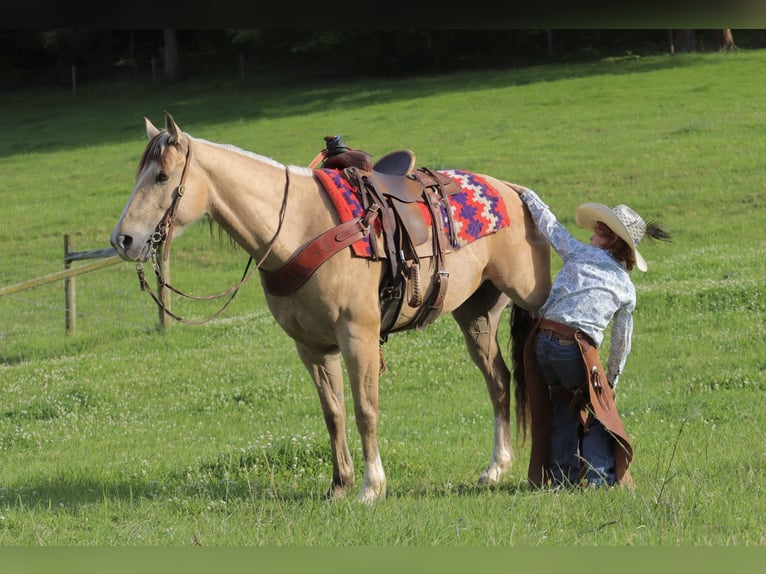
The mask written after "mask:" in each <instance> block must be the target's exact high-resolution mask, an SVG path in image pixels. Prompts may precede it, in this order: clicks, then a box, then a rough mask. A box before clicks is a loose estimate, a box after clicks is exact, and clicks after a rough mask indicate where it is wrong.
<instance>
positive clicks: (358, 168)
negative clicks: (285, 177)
mask: <svg viewBox="0 0 766 574" xmlns="http://www.w3.org/2000/svg"><path fill="white" fill-rule="evenodd" d="M325 142H326V143H327V148H326V149H325V150H322V151H321V152H320V153H319V154H318V155H317V157H316V158H315V159H314V161H312V163H311V164H310V167H312V168H315V167H317V166H319V165H320V164H321V167H324V168H327V169H338V170H341V171H342V172H343V175H344V177H345V178H346V179H347V180H348V182H349V183H350V184H351V185H352V186H355V187H357V188H358V190H359V194H360V201H361V204H362V208H363V209H364V211H365V215H364V216H362V217H360V218H358V219H356V220H353V221H347V222H345V223H342V224H341V225H339V226H337V227H335V228H333V229H331V230H329V231H327V232H326V233H324V234H322V235H321V236H320V237H318V238H316V239H315V240H314V241H313V242H311V243H309V244H308V245H307V246H306V247H305V248H304V249H303V250H301V251H300V252H299V253H297V254H296V255H295V256H294V257H293V258H292V259H291V260H290V261H288V263H287V264H286V265H285V266H284V267H282V268H281V269H278V270H277V271H274V272H266V271H261V276H262V280H263V283H264V286H265V287H266V289H267V290H268V291H269V292H270V293H272V294H276V295H286V294H289V293H291V292H293V291H295V290H296V289H297V288H298V287H300V286H301V285H302V284H303V282H304V281H305V280H306V279H308V277H310V276H311V274H312V273H313V272H314V271H315V270H316V269H317V268H318V267H319V265H321V264H322V263H323V262H324V261H325V260H326V259H328V258H329V257H330V256H331V255H333V254H334V253H337V252H338V251H340V250H341V249H343V248H344V247H347V246H349V245H351V244H352V243H354V242H355V241H358V240H359V239H361V238H363V237H369V239H370V242H371V246H372V252H373V257H374V258H381V257H382V255H381V254H384V257H385V258H386V259H387V260H388V269H387V272H386V275H385V277H384V278H383V280H382V281H381V284H380V287H379V295H380V309H381V329H380V334H381V340H382V341H383V342H385V341H386V340H387V338H388V334H389V333H391V332H393V331H394V329H393V325H394V324H395V323H396V320H397V318H398V317H399V315H400V313H401V310H402V305H403V304H404V301H405V297H406V300H407V303H408V305H410V306H411V307H414V308H418V311H417V313H416V315H415V317H414V319H413V320H412V321H410V322H409V323H408V324H407V325H405V326H403V327H401V328H400V329H397V330H407V329H423V328H425V327H427V326H428V325H430V324H431V323H432V322H433V321H434V320H435V319H436V318H437V317H438V316H439V315H440V314H441V311H442V304H443V303H444V298H445V296H446V293H447V286H448V282H449V271H448V270H447V269H446V268H445V260H444V255H445V254H446V253H448V252H449V251H450V250H452V249H455V248H457V247H458V246H459V244H458V241H457V235H456V229H455V222H454V219H453V217H452V209H451V207H450V203H449V199H448V198H449V196H450V195H453V194H455V193H458V192H459V191H460V187H459V186H458V185H457V184H456V183H455V182H454V181H453V180H452V179H451V178H450V177H448V176H446V175H444V174H442V173H438V172H434V171H431V170H429V169H427V168H422V167H421V168H417V169H415V167H414V166H415V154H414V153H413V152H412V151H410V150H407V149H403V150H396V151H393V152H390V153H388V154H386V155H384V156H382V157H381V158H380V159H378V160H377V161H376V162H375V163H374V165H373V164H372V163H371V156H370V155H369V154H368V153H367V152H364V151H361V150H352V149H350V148H348V147H347V146H345V144H343V142H342V140H341V139H340V136H328V137H326V138H325ZM423 205H424V206H425V208H426V209H425V211H426V212H427V213H428V214H429V218H428V219H430V221H428V220H427V219H426V217H425V216H424V210H423V209H422V206H423ZM375 219H379V221H380V229H381V230H382V245H378V241H379V240H380V239H381V238H379V237H378V236H377V235H376V233H375V232H371V229H372V223H373V221H374V220H375ZM445 227H446V229H447V231H446V232H445ZM429 238H430V239H431V245H430V253H431V254H432V255H433V257H432V259H433V263H432V265H433V268H434V274H433V280H432V284H431V289H430V291H428V293H427V296H426V294H425V293H424V289H423V286H422V285H421V281H420V271H421V270H420V266H421V258H422V256H419V255H418V247H421V248H424V249H425V251H426V252H428V251H429V250H428V245H427V242H428V240H429ZM429 259H430V257H429Z"/></svg>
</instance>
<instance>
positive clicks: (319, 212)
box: [196, 140, 332, 269]
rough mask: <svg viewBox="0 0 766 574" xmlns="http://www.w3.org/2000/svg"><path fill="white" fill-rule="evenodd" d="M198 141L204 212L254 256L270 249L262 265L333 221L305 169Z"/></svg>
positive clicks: (283, 257) (275, 261) (277, 261)
mask: <svg viewBox="0 0 766 574" xmlns="http://www.w3.org/2000/svg"><path fill="white" fill-rule="evenodd" d="M197 143H198V145H197V146H196V147H198V148H199V147H201V146H200V145H199V144H202V145H204V150H203V151H204V153H196V157H197V161H198V162H199V164H200V166H201V167H202V168H203V170H204V172H205V174H206V176H207V178H208V179H209V182H210V197H209V206H208V212H209V213H210V215H211V217H212V218H213V219H214V220H215V221H216V223H218V224H219V225H220V226H221V227H222V228H223V229H225V230H226V231H227V232H228V233H229V234H230V235H231V236H232V238H233V239H234V240H235V241H236V242H237V243H238V244H239V245H241V246H242V247H243V248H244V249H245V250H246V251H247V252H248V253H249V254H250V255H252V256H253V257H254V258H255V259H256V260H259V259H260V257H262V256H263V254H264V253H265V252H266V250H267V249H269V248H270V249H271V251H270V255H269V258H268V259H267V260H266V264H265V265H264V268H265V269H271V268H276V267H277V266H279V265H281V264H283V263H284V262H285V261H287V259H289V257H290V256H291V255H293V254H294V252H295V250H296V249H297V248H298V247H299V246H301V245H303V244H304V243H305V242H306V241H308V240H309V239H312V238H313V237H315V236H316V235H318V234H319V233H321V232H322V231H323V230H324V229H327V228H328V226H329V225H330V224H331V223H332V215H331V214H329V213H328V212H327V209H322V208H321V206H322V205H323V203H322V199H321V197H320V194H319V192H318V184H317V182H316V180H315V179H314V177H313V176H312V175H311V170H309V169H308V168H305V169H304V168H301V167H296V166H285V165H282V164H280V163H279V162H276V161H274V160H271V159H269V158H267V157H264V156H259V155H257V154H252V153H249V152H247V151H244V150H240V149H237V148H233V147H230V146H224V145H219V144H213V143H210V142H205V141H204V140H203V141H201V142H197ZM285 201H286V204H285V205H284V214H283V217H282V212H283V202H285ZM312 206H317V207H316V208H314V209H312ZM307 213H311V214H312V217H311V218H310V219H309V218H307V217H306V214H307ZM325 220H326V221H325ZM280 221H281V224H280ZM275 237H276V239H275ZM272 241H273V244H272Z"/></svg>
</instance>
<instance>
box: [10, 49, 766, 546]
mask: <svg viewBox="0 0 766 574" xmlns="http://www.w3.org/2000/svg"><path fill="white" fill-rule="evenodd" d="M765 69H766V53H764V52H762V51H755V52H743V51H740V52H738V53H734V54H726V55H721V54H710V55H691V56H676V57H657V58H643V59H626V60H610V61H604V62H598V63H593V64H577V65H570V66H543V67H535V68H529V69H519V70H508V71H492V72H465V73H462V74H455V75H449V76H435V77H421V78H413V79H407V80H390V79H387V80H386V81H381V80H358V81H355V82H344V83H337V84H330V83H327V84H321V85H312V84H308V83H300V82H298V83H292V84H288V83H287V82H279V83H276V84H274V85H269V84H268V83H267V82H266V81H265V80H262V81H258V82H257V83H254V84H253V85H251V86H247V87H246V88H241V87H239V86H236V85H235V81H232V85H227V84H225V83H219V84H217V85H206V84H185V85H181V86H178V87H174V88H164V89H158V90H151V89H147V88H142V87H134V86H114V87H91V88H88V87H83V88H82V89H80V90H79V93H78V96H77V97H72V95H71V94H70V93H69V92H61V93H44V94H40V93H33V92H23V93H5V94H1V95H0V103H2V106H0V124H2V125H3V127H4V129H3V132H4V133H3V136H4V137H3V141H2V142H0V162H1V163H0V171H1V172H2V177H1V178H0V179H1V181H2V184H1V186H0V194H2V199H3V212H2V213H3V215H4V216H5V217H4V223H3V225H2V226H0V245H2V250H1V251H0V257H1V258H2V259H1V261H2V263H1V264H0V285H9V284H13V283H16V282H18V281H22V280H24V279H31V278H33V277H37V276H40V275H45V274H48V273H52V272H54V271H57V270H59V269H61V267H62V266H63V263H62V257H63V235H65V234H69V235H70V236H71V237H72V240H73V242H74V245H75V249H83V250H84V249H94V248H102V247H106V246H107V244H108V236H109V233H110V232H111V229H112V227H113V225H114V224H115V222H116V220H117V218H118V216H119V213H120V211H121V210H122V208H123V206H124V204H125V202H126V201H127V199H128V196H129V194H130V191H131V189H132V182H133V176H134V171H135V169H136V166H137V163H138V160H139V158H140V155H141V152H142V151H143V149H144V145H145V141H146V140H145V136H144V133H143V120H142V116H144V115H147V116H149V117H150V118H151V119H152V120H153V121H155V123H159V122H160V121H161V112H162V111H163V110H168V111H170V112H171V113H172V114H173V115H174V117H175V119H176V121H177V122H178V123H179V125H180V126H181V127H182V129H184V130H186V131H188V132H190V133H191V134H192V135H195V136H198V137H203V138H205V139H209V140H213V141H219V142H224V143H231V144H235V145H238V146H241V147H243V148H246V149H250V150H253V151H256V152H258V153H261V154H264V155H267V156H270V157H274V158H275V159H278V160H280V161H283V162H286V163H294V164H306V163H307V162H308V161H310V160H311V159H312V158H313V157H314V155H315V153H316V152H317V151H318V149H320V148H321V147H322V144H323V142H322V137H323V136H325V135H328V134H333V133H341V134H342V135H343V136H344V138H345V139H346V141H347V142H348V143H349V144H350V145H352V146H354V147H358V148H362V149H365V150H367V151H369V152H371V153H372V154H373V155H382V154H383V153H385V152H387V151H390V150H391V149H394V148H397V147H408V148H410V149H412V150H414V151H415V152H416V154H417V156H418V164H419V165H426V166H429V167H432V168H448V167H456V168H464V169H471V170H476V171H480V172H484V173H489V174H492V175H495V176H498V177H501V178H504V179H508V180H511V181H516V182H519V183H523V184H525V185H528V186H529V187H532V188H533V189H535V190H536V191H537V192H538V193H539V194H540V195H541V196H542V197H543V198H544V199H545V200H546V201H547V202H548V204H549V205H550V206H551V207H552V208H553V210H554V211H555V212H556V213H557V214H558V215H559V216H560V218H561V220H562V221H563V222H564V223H565V224H566V225H567V226H568V227H569V228H570V229H571V230H572V231H573V232H574V233H575V234H579V236H580V237H582V238H585V236H586V233H585V232H584V231H581V230H577V229H576V228H575V226H574V218H573V212H574V208H575V207H576V206H577V205H578V204H579V203H581V202H584V201H600V202H603V203H607V204H615V203H628V204H629V205H631V206H632V207H634V208H635V209H636V210H637V211H639V212H640V213H642V215H644V216H645V217H647V218H653V219H659V220H660V221H662V222H663V223H664V224H665V225H666V226H667V227H668V228H670V230H671V231H672V232H673V234H674V242H673V243H670V244H657V245H647V246H644V247H643V249H642V252H643V254H644V256H645V257H646V258H647V260H648V262H649V271H648V273H646V274H639V273H636V274H635V275H634V281H635V283H636V286H637V290H638V296H639V306H638V309H637V313H636V331H635V340H634V351H633V353H632V354H631V357H630V358H629V360H628V365H627V369H626V372H625V374H624V375H623V377H622V378H621V382H620V387H619V393H618V405H619V407H620V409H621V411H622V413H623V417H624V422H625V425H626V428H627V430H628V432H629V433H630V434H631V435H632V436H633V437H634V446H635V449H636V460H635V463H634V465H633V467H632V472H633V476H634V479H635V481H636V483H637V489H636V490H635V491H632V492H627V491H624V490H614V491H601V492H574V493H558V494H552V493H541V492H533V491H530V490H528V489H527V488H526V486H525V485H524V482H525V476H526V463H527V460H528V445H526V446H520V447H519V448H518V450H517V464H516V466H515V467H514V469H513V471H512V472H511V474H510V476H509V477H508V478H507V480H506V481H505V482H503V483H502V484H500V485H498V486H497V487H494V488H479V487H478V486H476V484H475V483H476V479H477V477H478V475H479V473H480V472H481V471H482V470H483V468H484V466H485V465H486V464H487V462H488V460H489V455H490V452H491V446H492V417H491V409H490V406H489V401H488V399H487V396H486V390H485V388H484V384H483V382H482V381H481V380H480V378H479V375H478V371H476V369H475V368H474V367H473V365H472V364H471V362H470V360H469V359H468V356H467V354H466V353H465V352H464V351H463V347H462V338H461V335H460V334H459V332H458V330H457V328H456V327H455V326H454V324H453V323H452V321H451V319H449V318H443V319H441V320H439V321H437V322H436V323H435V324H434V325H433V326H432V327H431V328H429V329H428V330H427V331H425V332H422V333H401V334H397V335H394V336H392V337H391V338H390V340H389V342H388V343H387V344H386V346H385V348H384V351H385V354H386V360H387V362H388V365H389V373H387V374H386V375H384V377H383V378H382V381H381V405H382V412H381V422H380V441H381V449H382V457H383V462H384V465H385V467H386V471H387V474H388V479H389V494H388V498H387V500H386V501H385V502H383V503H381V504H378V505H376V506H374V507H371V508H370V507H365V506H362V505H360V504H358V503H357V502H356V501H355V499H354V497H353V496H352V497H349V498H348V499H346V500H342V501H337V502H334V503H327V502H325V501H323V500H322V495H323V494H324V492H325V490H326V489H327V487H328V485H329V482H330V477H331V467H330V452H329V445H328V441H327V436H326V431H325V429H324V424H323V421H322V417H321V413H320V408H319V404H318V400H317V397H316V393H315V391H314V389H313V386H312V384H311V383H310V381H309V379H308V375H307V374H306V373H305V371H304V370H303V368H302V366H301V365H300V362H299V360H298V358H297V356H296V355H295V353H294V349H293V346H292V344H291V342H290V340H289V339H288V338H287V336H286V335H285V334H284V333H282V332H281V331H280V330H279V328H278V327H277V326H276V324H275V323H274V321H273V319H272V318H271V316H270V315H269V313H268V310H267V309H266V307H265V304H264V300H263V295H262V292H261V291H260V287H259V285H258V280H257V278H255V279H254V280H253V281H252V282H251V283H249V284H248V285H247V286H246V287H245V288H244V290H243V291H242V292H241V293H240V294H239V295H238V297H237V299H236V300H235V302H234V303H233V304H232V305H231V306H230V308H229V309H228V310H227V312H226V313H225V315H224V316H223V317H222V318H220V319H218V320H216V321H214V322H212V323H210V324H207V325H204V326H198V327H191V326H178V325H175V326H172V327H171V328H170V329H168V331H167V332H166V333H164V334H160V333H157V332H156V330H155V324H156V321H157V319H156V317H157V314H156V310H155V308H154V306H153V303H152V302H151V300H150V299H149V297H148V296H147V295H146V294H142V293H140V292H139V290H138V283H137V281H136V279H135V272H134V269H133V267H132V266H131V265H129V264H120V265H118V266H115V267H111V268H109V269H105V270H102V271H99V272H96V273H93V274H88V275H84V276H81V277H78V279H77V290H78V303H77V304H78V311H79V316H78V326H77V332H76V333H75V334H72V335H69V336H66V335H64V309H63V290H62V287H61V284H53V285H48V286H45V287H40V288H36V289H34V290H31V291H26V292H23V293H19V294H16V295H12V296H5V297H0V317H2V320H1V321H2V322H1V323H0V361H1V362H0V389H1V390H2V395H1V396H2V399H0V545H3V546H9V545H32V546H50V545H76V546H98V545H117V546H133V545H161V546H176V545H178V546H184V545H195V544H201V545H203V546H234V545H242V546H244V545H248V546H280V545H305V546H348V545H385V546H508V545H514V546H520V545H522V546H524V545H525V546H529V545H546V546H548V545H570V546H574V545H584V546H623V545H632V546H640V545H645V546H660V545H663V546H665V545H716V546H717V545H752V546H758V545H763V544H764V543H766V529H765V527H764V521H763V517H764V516H766V502H764V501H766V496H764V490H763V485H764V479H765V478H766V464H765V460H766V459H765V458H764V446H763V445H764V444H765V443H766V441H765V440H764V439H765V438H766V437H765V436H764V430H763V429H764V428H766V408H764V406H763V404H764V403H763V392H764V390H765V388H764V387H765V385H764V371H765V370H766V359H764V356H765V355H764V352H763V351H764V348H763V344H762V341H763V340H764V339H765V337H764V335H766V332H765V331H766V327H764V325H765V324H766V323H765V322H764V318H765V317H764V316H765V315H766V313H765V311H766V304H765V303H764V276H765V275H764V271H766V265H765V264H764V262H763V256H762V254H763V253H764V248H765V247H766V241H765V240H764V235H763V228H764V223H766V216H764V209H763V208H764V199H763V196H764V192H765V191H766V189H765V188H766V180H765V179H764V175H763V170H762V158H763V157H766V140H764V138H763V136H762V131H763V125H764V124H766V106H764V104H763V102H762V94H761V91H762V90H761V88H760V84H759V83H758V82H757V81H756V78H759V77H762V75H763V72H764V70H765ZM245 262H246V257H245V255H244V253H243V252H242V251H241V250H240V249H239V248H237V247H234V246H231V245H229V244H228V242H227V241H226V240H223V241H220V240H219V239H218V238H217V236H213V237H212V238H211V237H210V234H209V230H208V228H207V227H206V225H199V226H196V227H194V228H192V229H191V230H190V231H189V232H188V233H187V234H185V235H184V236H182V237H180V238H179V239H178V240H177V241H175V242H174V244H173V282H174V283H175V284H177V285H178V286H179V287H181V288H185V289H187V290H189V291H192V292H195V293H208V292H215V291H220V290H222V289H224V288H226V287H228V286H229V285H231V284H233V283H234V282H236V281H237V280H238V278H239V276H240V274H241V272H242V269H243V266H244V264H245ZM553 268H554V270H557V269H558V261H557V260H556V258H555V257H554V259H553ZM174 305H175V307H174V309H175V310H176V311H178V312H180V313H181V314H185V315H191V316H196V317H204V316H205V315H206V314H209V313H210V312H212V311H213V310H214V309H215V304H210V305H208V304H206V303H200V302H192V303H187V302H182V301H178V300H175V301H174ZM502 337H503V340H507V337H508V335H507V324H505V325H504V326H503V333H502ZM434 348H437V349H439V350H440V352H439V353H436V354H435V353H433V349H434ZM349 438H350V444H351V449H352V454H353V455H354V459H355V461H356V463H357V480H358V481H361V471H362V469H361V452H360V447H359V440H358V436H357V434H356V431H355V429H354V423H353V414H351V417H350V423H349Z"/></svg>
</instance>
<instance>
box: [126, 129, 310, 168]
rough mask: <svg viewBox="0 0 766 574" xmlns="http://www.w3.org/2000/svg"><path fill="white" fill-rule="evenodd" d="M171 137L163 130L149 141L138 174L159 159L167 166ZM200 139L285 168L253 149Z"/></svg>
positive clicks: (139, 164)
mask: <svg viewBox="0 0 766 574" xmlns="http://www.w3.org/2000/svg"><path fill="white" fill-rule="evenodd" d="M186 136H187V137H189V138H191V136H190V135H189V134H186ZM169 139H170V136H169V134H168V132H166V131H164V130H163V131H161V132H160V133H158V134H157V135H156V136H154V137H153V138H152V139H151V140H150V141H149V143H148V144H147V146H146V148H145V149H144V153H143V155H142V156H141V161H139V162H138V170H137V171H136V174H138V173H141V170H142V169H144V167H145V166H146V164H147V163H149V162H152V161H157V162H159V163H160V164H162V166H163V167H166V164H165V150H166V149H167V147H168V140H169ZM196 139H197V140H198V141H200V142H203V143H206V144H209V145H212V146H215V147H219V148H221V149H225V150H229V151H233V152H235V153H238V154H241V155H244V156H246V157H249V158H252V159H255V160H258V161H260V162H263V163H267V164H270V165H273V166H275V167H281V168H284V167H285V165H284V164H282V163H280V162H278V161H277V160H275V159H272V158H270V157H266V156H265V155H261V154H257V153H254V152H251V151H248V150H246V149H242V148H240V147H237V146H235V145H232V144H223V143H217V142H211V141H208V140H205V139H202V138H196ZM288 167H289V169H290V171H292V172H297V173H301V174H303V175H310V174H311V173H312V169H311V168H309V167H307V166H294V165H290V166H288Z"/></svg>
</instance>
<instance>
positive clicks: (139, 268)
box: [136, 141, 290, 325]
mask: <svg viewBox="0 0 766 574" xmlns="http://www.w3.org/2000/svg"><path fill="white" fill-rule="evenodd" d="M190 160H191V141H189V143H188V147H187V148H186V160H185V163H184V167H183V171H182V172H181V181H180V182H179V183H178V186H177V187H176V188H175V190H174V191H173V199H172V201H171V203H170V207H168V209H167V211H166V212H165V215H163V216H162V219H161V220H160V222H159V223H158V224H157V227H156V228H155V231H154V233H152V235H151V237H150V238H149V239H148V240H147V243H148V244H149V257H150V258H151V261H152V269H153V270H154V275H155V277H156V278H157V290H158V292H159V293H162V289H163V288H167V289H169V290H170V291H172V292H173V293H176V294H178V295H180V296H182V297H186V298H187V299H194V300H197V301H210V300H213V299H220V298H222V297H226V296H227V295H228V296H229V298H228V299H227V300H226V302H225V303H224V304H223V306H222V307H221V308H219V309H218V311H216V312H215V313H213V314H212V315H210V316H209V317H207V318H206V319H202V320H200V321H195V320H191V319H186V318H184V317H180V316H178V315H176V314H175V313H173V312H172V311H171V310H170V309H168V307H167V305H166V304H165V302H164V301H163V300H162V298H161V297H160V296H159V295H158V294H157V293H155V292H154V291H153V290H152V288H151V287H150V286H149V283H148V281H147V280H146V273H144V266H143V263H140V262H139V263H136V272H137V273H138V282H139V284H140V286H141V291H146V292H147V293H149V295H150V296H151V297H152V299H154V302H155V303H156V304H157V306H158V307H159V308H160V309H161V310H162V312H163V313H165V314H166V315H168V316H169V317H172V318H173V319H175V320H176V321H178V322H179V323H186V324H192V325H201V324H203V323H207V322H208V321H211V320H212V319H214V318H216V317H217V316H218V315H220V314H221V313H222V312H223V311H224V309H226V307H228V306H229V303H231V302H232V300H233V299H234V297H235V296H236V295H237V292H238V291H239V288H240V287H242V286H243V285H244V284H245V283H247V281H248V280H249V279H250V277H252V275H253V273H254V272H255V270H256V269H260V267H261V265H263V262H264V261H265V260H266V258H267V257H268V256H269V253H271V249H272V248H273V247H274V242H275V241H276V239H277V236H278V235H279V232H280V231H281V230H282V224H283V223H284V220H285V211H286V209H287V194H288V190H289V189H290V171H289V168H288V167H287V166H285V191H284V193H283V195H282V206H281V207H280V208H279V224H278V225H277V229H276V231H275V232H274V236H273V237H272V238H271V239H270V240H269V243H268V248H267V249H266V252H265V253H264V254H263V256H262V257H261V258H260V260H259V261H258V263H256V265H255V267H254V268H253V269H252V270H251V269H250V266H251V265H252V263H253V257H252V256H250V258H249V259H248V261H247V265H245V270H244V271H243V273H242V279H240V280H239V282H237V283H236V284H235V285H233V286H232V287H230V288H229V289H227V290H225V291H222V292H221V293H218V294H216V295H202V296H197V295H190V294H188V293H185V292H183V291H181V290H180V289H178V288H176V287H174V286H173V285H171V284H170V283H168V282H167V281H166V280H165V277H164V276H163V274H162V266H161V264H160V261H159V258H158V257H157V253H158V250H159V247H160V246H161V245H163V244H164V249H163V251H162V261H167V260H168V258H169V256H170V242H171V239H172V237H173V227H174V224H175V216H176V210H177V209H178V204H179V203H180V201H181V198H182V197H183V195H184V192H185V191H186V174H187V171H188V168H189V163H190Z"/></svg>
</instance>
